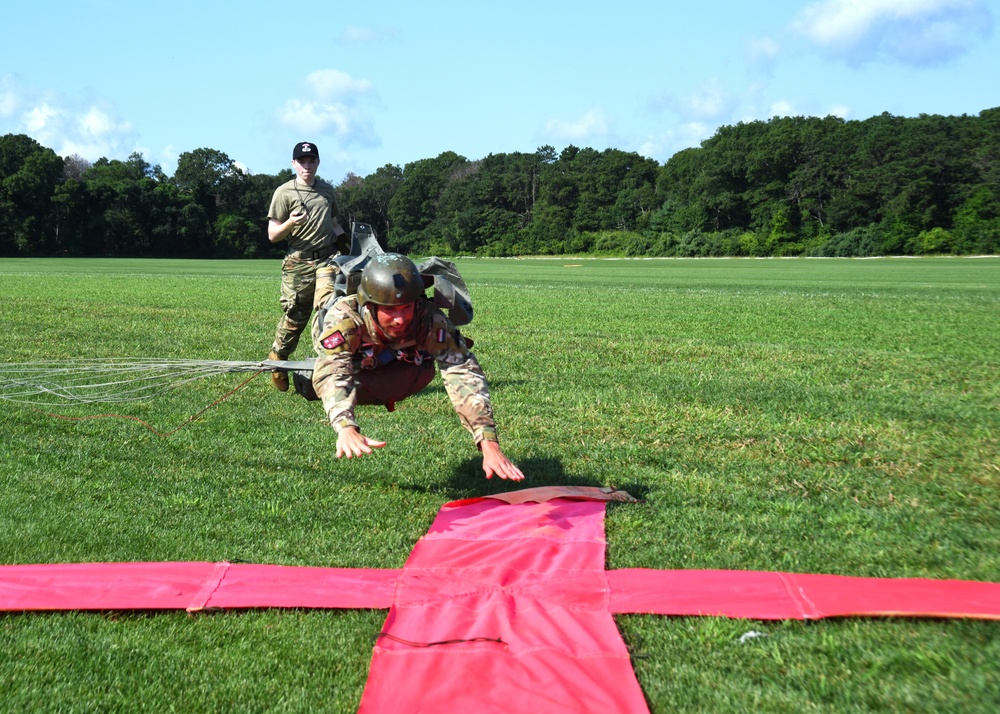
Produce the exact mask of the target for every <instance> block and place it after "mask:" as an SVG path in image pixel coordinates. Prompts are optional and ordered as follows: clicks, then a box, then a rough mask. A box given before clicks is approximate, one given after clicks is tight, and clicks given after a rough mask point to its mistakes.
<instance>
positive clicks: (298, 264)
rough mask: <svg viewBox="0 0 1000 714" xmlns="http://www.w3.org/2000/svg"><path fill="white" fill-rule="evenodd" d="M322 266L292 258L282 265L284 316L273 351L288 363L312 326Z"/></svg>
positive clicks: (280, 321) (288, 258)
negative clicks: (302, 337) (319, 268)
mask: <svg viewBox="0 0 1000 714" xmlns="http://www.w3.org/2000/svg"><path fill="white" fill-rule="evenodd" d="M319 262H320V261H317V260H306V259H305V258H298V257H294V256H291V255H288V256H285V259H284V260H283V261H282V263H281V310H282V312H283V313H284V314H283V315H282V316H281V319H280V320H278V329H277V330H275V333H274V343H273V344H272V345H271V351H273V352H274V353H275V354H276V355H278V357H279V358H280V359H287V358H288V357H289V356H290V355H291V354H292V352H294V351H295V348H296V347H297V346H298V344H299V338H300V337H301V336H302V332H303V331H304V330H305V329H306V327H307V326H308V325H309V316H310V315H311V314H312V309H313V294H314V292H315V290H316V266H317V264H318V263H319Z"/></svg>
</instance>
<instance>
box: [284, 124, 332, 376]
mask: <svg viewBox="0 0 1000 714" xmlns="http://www.w3.org/2000/svg"><path fill="white" fill-rule="evenodd" d="M292 168H294V169H295V174H296V175H295V178H294V179H292V180H291V181H288V182H287V183H284V184H282V185H281V186H279V187H278V188H277V189H276V190H275V191H274V195H273V196H272V197H271V207H270V209H269V210H268V213H267V217H268V226H267V237H268V238H269V239H270V241H271V242H272V243H277V242H279V241H282V240H287V241H288V255H287V256H285V259H284V261H283V262H282V264H281V309H282V312H283V313H284V314H283V315H282V316H281V319H280V320H279V321H278V328H277V330H276V331H275V335H274V343H273V344H272V345H271V354H270V355H268V359H272V360H286V359H288V357H289V355H291V354H292V352H294V351H295V347H296V346H297V345H298V343H299V337H300V336H301V334H302V332H303V330H305V327H306V325H308V324H309V315H310V314H311V313H312V306H313V291H314V289H315V287H316V266H317V264H318V263H319V262H320V261H323V260H326V259H327V258H329V257H330V256H331V255H337V254H338V253H339V252H345V253H346V252H348V251H349V250H350V238H349V237H348V236H347V234H346V232H345V231H344V229H343V228H342V227H341V226H340V222H339V221H338V220H337V214H338V212H339V208H338V206H337V196H336V195H335V194H334V191H333V186H331V185H330V184H329V183H327V182H326V181H324V180H323V179H321V178H319V177H318V176H317V175H316V170H317V169H318V168H319V149H317V148H316V145H315V144H313V143H311V142H308V141H303V142H299V143H298V144H296V145H295V147H294V148H293V149H292ZM271 382H272V383H273V384H274V386H275V388H277V389H278V390H279V391H282V392H284V391H287V389H288V375H287V374H286V373H285V372H283V371H274V372H272V373H271Z"/></svg>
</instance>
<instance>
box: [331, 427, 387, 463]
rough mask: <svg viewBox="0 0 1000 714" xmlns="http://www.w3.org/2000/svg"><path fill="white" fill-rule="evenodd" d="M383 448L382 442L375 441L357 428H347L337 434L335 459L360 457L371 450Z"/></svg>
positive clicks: (383, 443)
mask: <svg viewBox="0 0 1000 714" xmlns="http://www.w3.org/2000/svg"><path fill="white" fill-rule="evenodd" d="M383 446H385V442H384V441H375V439H369V438H368V437H367V436H365V435H364V434H362V433H361V432H360V431H358V428H357V427H354V426H348V427H345V428H343V429H341V430H340V433H339V434H337V458H338V459H339V458H340V457H341V456H346V457H347V458H349V459H350V458H352V457H355V456H357V457H361V456H363V455H364V454H370V453H371V452H372V449H373V448H374V449H381V448H382V447H383Z"/></svg>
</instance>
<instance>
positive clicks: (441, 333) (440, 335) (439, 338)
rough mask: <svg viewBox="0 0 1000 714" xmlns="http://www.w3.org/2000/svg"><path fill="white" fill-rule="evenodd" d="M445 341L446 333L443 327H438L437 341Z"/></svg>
mask: <svg viewBox="0 0 1000 714" xmlns="http://www.w3.org/2000/svg"><path fill="white" fill-rule="evenodd" d="M446 339H448V331H447V330H445V329H444V328H443V327H439V328H438V331H437V341H438V342H444V341H445V340H446Z"/></svg>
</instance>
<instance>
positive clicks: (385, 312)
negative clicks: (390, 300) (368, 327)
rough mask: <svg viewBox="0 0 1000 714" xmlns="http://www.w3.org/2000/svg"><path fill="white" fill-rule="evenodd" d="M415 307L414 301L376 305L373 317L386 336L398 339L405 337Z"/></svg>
mask: <svg viewBox="0 0 1000 714" xmlns="http://www.w3.org/2000/svg"><path fill="white" fill-rule="evenodd" d="M415 309H416V303H412V302H408V303H405V304H403V305H378V306H376V308H375V319H376V320H377V321H378V326H379V327H381V328H382V332H384V333H385V334H386V337H389V338H390V339H393V340H398V339H402V338H404V337H406V335H407V332H408V331H409V329H410V323H412V322H413V314H414V311H415Z"/></svg>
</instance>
